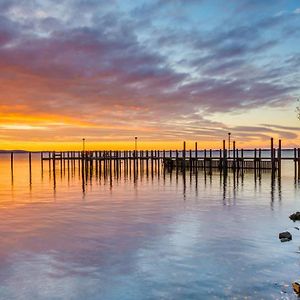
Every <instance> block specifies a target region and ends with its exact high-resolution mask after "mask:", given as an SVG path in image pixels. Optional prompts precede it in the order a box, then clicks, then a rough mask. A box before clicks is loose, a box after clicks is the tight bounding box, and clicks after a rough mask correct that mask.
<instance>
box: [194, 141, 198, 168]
mask: <svg viewBox="0 0 300 300" xmlns="http://www.w3.org/2000/svg"><path fill="white" fill-rule="evenodd" d="M195 167H196V169H197V168H198V144H197V142H195Z"/></svg>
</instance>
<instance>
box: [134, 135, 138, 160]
mask: <svg viewBox="0 0 300 300" xmlns="http://www.w3.org/2000/svg"><path fill="white" fill-rule="evenodd" d="M137 138H138V137H137V136H135V137H134V153H135V157H137V153H136V152H137Z"/></svg>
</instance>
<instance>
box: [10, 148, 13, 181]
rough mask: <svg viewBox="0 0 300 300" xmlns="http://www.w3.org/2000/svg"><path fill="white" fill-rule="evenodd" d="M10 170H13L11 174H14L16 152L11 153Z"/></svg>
mask: <svg viewBox="0 0 300 300" xmlns="http://www.w3.org/2000/svg"><path fill="white" fill-rule="evenodd" d="M10 170H11V175H12V176H13V174H14V153H13V152H11V153H10Z"/></svg>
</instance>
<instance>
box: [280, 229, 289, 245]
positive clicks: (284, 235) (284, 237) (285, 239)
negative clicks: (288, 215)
mask: <svg viewBox="0 0 300 300" xmlns="http://www.w3.org/2000/svg"><path fill="white" fill-rule="evenodd" d="M279 239H280V241H281V242H288V241H290V240H292V235H291V234H290V233H289V232H288V231H284V232H280V233H279Z"/></svg>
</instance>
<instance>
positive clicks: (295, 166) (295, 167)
mask: <svg viewBox="0 0 300 300" xmlns="http://www.w3.org/2000/svg"><path fill="white" fill-rule="evenodd" d="M294 170H295V180H296V177H297V149H296V148H294Z"/></svg>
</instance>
